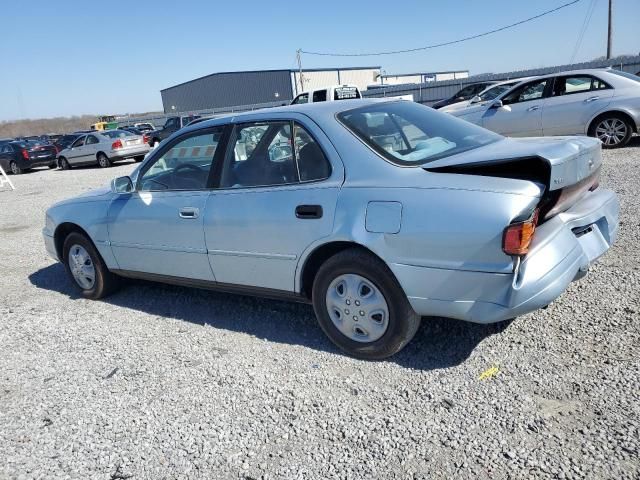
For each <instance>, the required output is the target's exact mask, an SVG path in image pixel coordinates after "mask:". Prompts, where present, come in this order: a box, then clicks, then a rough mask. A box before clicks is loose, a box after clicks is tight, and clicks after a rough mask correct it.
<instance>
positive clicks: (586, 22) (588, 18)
mask: <svg viewBox="0 0 640 480" xmlns="http://www.w3.org/2000/svg"><path fill="white" fill-rule="evenodd" d="M596 2H597V0H591V3H590V4H589V7H588V8H587V14H586V15H585V17H584V21H583V22H582V28H581V29H580V32H579V33H578V39H577V40H576V45H575V47H573V54H572V55H571V61H570V62H569V63H573V61H574V60H575V58H576V55H578V52H579V51H580V47H581V46H582V40H583V39H584V34H585V33H586V32H587V28H588V27H589V22H590V21H591V17H592V16H593V12H594V11H595V6H596Z"/></svg>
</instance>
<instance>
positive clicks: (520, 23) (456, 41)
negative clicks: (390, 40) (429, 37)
mask: <svg viewBox="0 0 640 480" xmlns="http://www.w3.org/2000/svg"><path fill="white" fill-rule="evenodd" d="M581 1H582V0H573V1H572V2H569V3H565V4H563V5H560V6H559V7H556V8H553V9H551V10H547V11H545V12H542V13H540V14H538V15H535V16H533V17H529V18H526V19H524V20H520V21H519V22H516V23H512V24H510V25H506V26H504V27H500V28H496V29H494V30H489V31H488V32H483V33H479V34H477V35H472V36H470V37H464V38H459V39H458V40H451V41H449V42H442V43H436V44H434V45H427V46H426V47H417V48H408V49H405V50H390V51H386V52H371V53H331V52H310V51H307V50H300V53H305V54H307V55H321V56H325V57H373V56H379V55H395V54H398V53H411V52H418V51H420V50H430V49H432V48H438V47H445V46H447V45H454V44H456V43H462V42H467V41H469V40H474V39H476V38H480V37H486V36H487V35H491V34H493V33H497V32H502V31H503V30H507V29H509V28H513V27H517V26H518V25H522V24H523V23H527V22H531V21H532V20H536V19H538V18H540V17H544V16H545V15H549V14H551V13H554V12H557V11H558V10H562V9H563V8H566V7H569V6H571V5H574V4H576V3H578V2H581Z"/></svg>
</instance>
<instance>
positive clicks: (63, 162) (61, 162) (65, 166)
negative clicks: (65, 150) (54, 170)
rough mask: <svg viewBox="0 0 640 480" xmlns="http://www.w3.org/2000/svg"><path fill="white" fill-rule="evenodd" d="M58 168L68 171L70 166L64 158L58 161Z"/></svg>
mask: <svg viewBox="0 0 640 480" xmlns="http://www.w3.org/2000/svg"><path fill="white" fill-rule="evenodd" d="M58 167H60V170H69V169H71V165H69V161H68V160H67V159H66V158H64V157H60V158H59V159H58Z"/></svg>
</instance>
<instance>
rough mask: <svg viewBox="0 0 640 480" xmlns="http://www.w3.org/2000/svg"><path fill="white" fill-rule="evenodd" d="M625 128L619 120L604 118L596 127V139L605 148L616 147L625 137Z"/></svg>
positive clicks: (623, 123) (624, 124)
mask: <svg viewBox="0 0 640 480" xmlns="http://www.w3.org/2000/svg"><path fill="white" fill-rule="evenodd" d="M627 128H628V127H627V124H626V123H625V122H623V121H622V120H620V119H619V118H606V119H604V120H602V121H601V122H600V123H599V124H598V126H597V127H596V137H598V138H599V139H600V141H601V142H602V143H604V144H605V145H607V146H614V145H618V144H619V143H620V142H622V141H623V140H624V139H625V138H626V137H627V133H628V132H627Z"/></svg>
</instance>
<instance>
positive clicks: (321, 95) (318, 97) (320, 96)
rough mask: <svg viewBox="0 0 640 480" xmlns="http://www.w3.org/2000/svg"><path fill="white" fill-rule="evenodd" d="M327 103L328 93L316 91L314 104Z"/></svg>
mask: <svg viewBox="0 0 640 480" xmlns="http://www.w3.org/2000/svg"><path fill="white" fill-rule="evenodd" d="M326 101H327V91H326V90H316V91H315V92H313V102H314V103H315V102H326Z"/></svg>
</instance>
